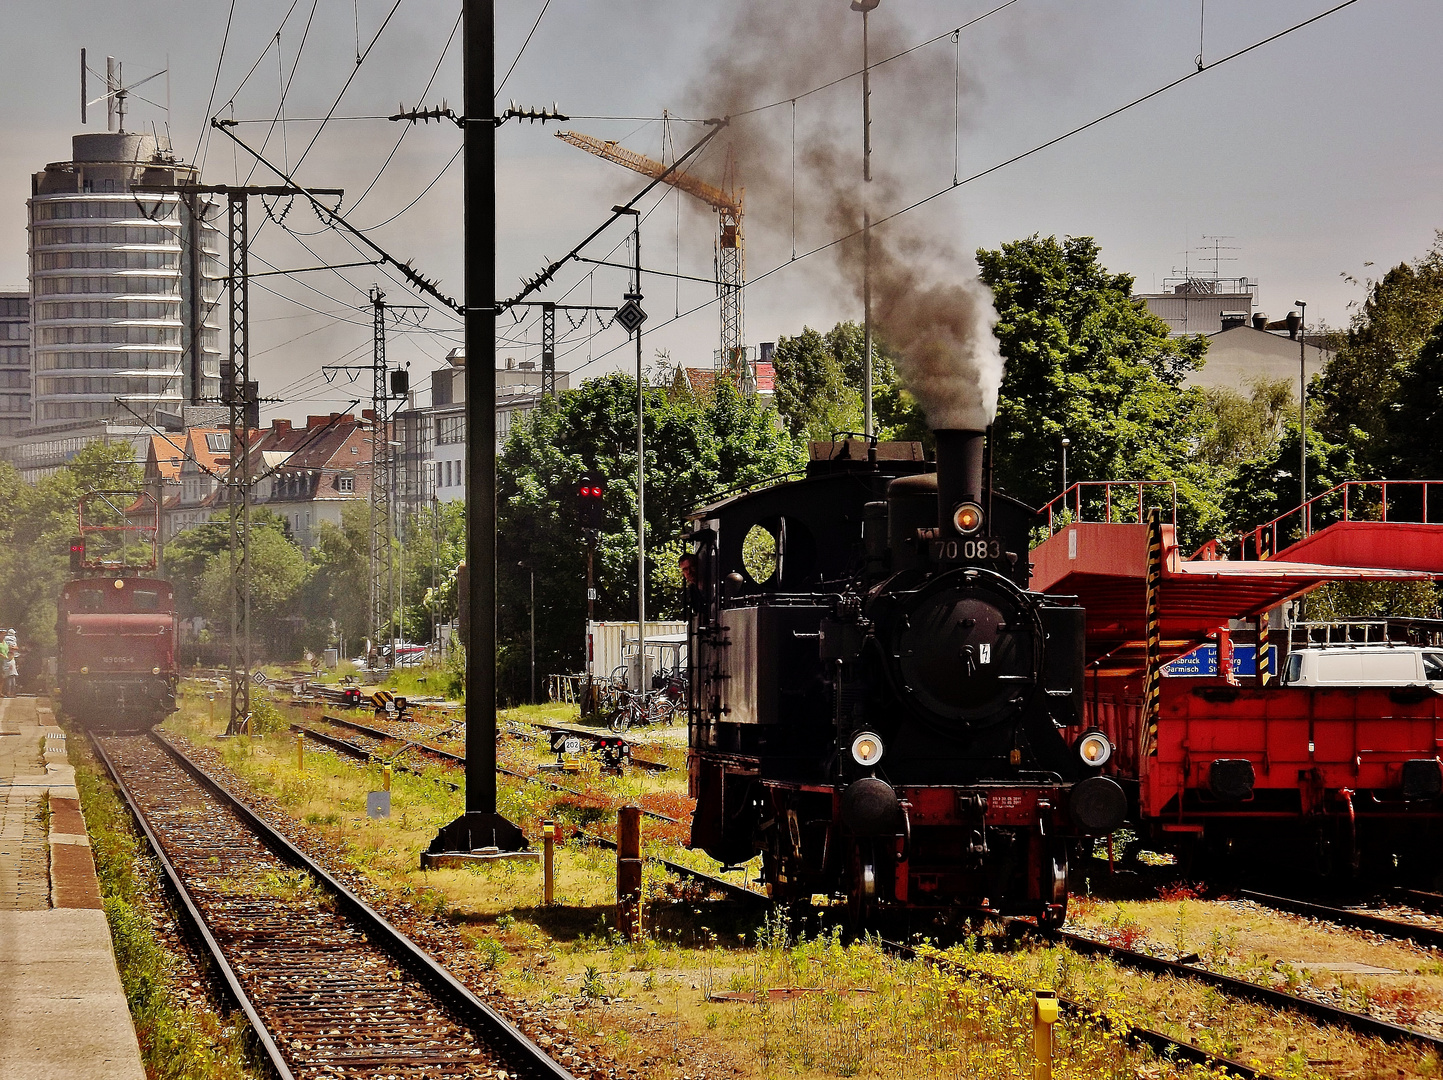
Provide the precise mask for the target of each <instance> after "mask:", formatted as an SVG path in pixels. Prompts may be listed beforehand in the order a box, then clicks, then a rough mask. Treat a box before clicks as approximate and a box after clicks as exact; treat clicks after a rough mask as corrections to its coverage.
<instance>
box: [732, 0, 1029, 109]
mask: <svg viewBox="0 0 1443 1080" xmlns="http://www.w3.org/2000/svg"><path fill="white" fill-rule="evenodd" d="M1015 3H1017V0H1006V2H1005V3H1002V4H998V5H997V6H996V7H995V8H992V9H991V10H990V11H984V12H983V13H982V14H981V15H978V16H977V17H976V18H975V19H969V20H967V22H965V23H963V24H962V25H961V26H957V27H954V28H953V29H951V30H944V31H943V32H942V33H940V34H936V35H934V36H933V37H929V38H928V39H927V40H926V41H919V42H917V44H915V45H912V46H910V47H908V48H906V49H903V50H902V51H901V52H899V53H893V54H892V55H891V56H888V57H886V58H884V59H882V60H874V61H873V62H872V63H871V64H869V65H868V67H869V68H870V69H871V70H872V71H876V70H877V69H878V68H879V67H882V66H883V65H885V64H890V63H891V62H892V61H893V60H900V59H902V57H904V56H910V55H911V54H912V53H914V52H916V51H917V50H918V49H925V48H926V47H927V46H928V45H932V44H935V43H936V42H938V41H941V40H942V39H943V38H950V37H951V36H952V35H953V34H959V33H961V32H962V31H963V30H966V29H967V28H968V27H969V26H976V25H977V24H978V23H980V22H981V21H982V20H983V19H985V18H987V17H988V16H991V15H996V14H997V13H998V12H999V11H1002V10H1004V9H1005V8H1010V7H1011V6H1012V5H1013V4H1015ZM861 74H862V69H861V68H858V69H857V70H856V71H851V72H848V73H847V74H846V75H839V76H837V77H836V78H835V79H828V80H827V81H826V82H824V83H822V84H821V85H820V86H814V87H812V88H811V89H810V90H804V91H802V93H800V94H796V95H795V96H793V97H784V98H778V99H777V100H776V101H770V102H768V103H767V104H765V105H754V106H752V107H751V108H749V109H741V110H739V111H737V112H734V113H732V114H731V115H730V116H729V117H728V119H729V120H739V119H741V118H742V117H744V116H751V115H752V114H754V113H759V112H766V111H767V110H768V109H775V108H777V107H778V106H780V105H785V104H787V103H788V102H791V103H792V104H793V105H795V104H796V102H798V101H800V100H801V99H802V98H806V97H811V96H812V95H813V94H820V93H821V92H822V91H823V90H829V89H831V88H832V87H834V86H837V85H838V84H840V83H844V82H846V81H847V80H848V79H855V78H856V77H857V76H859V75H861Z"/></svg>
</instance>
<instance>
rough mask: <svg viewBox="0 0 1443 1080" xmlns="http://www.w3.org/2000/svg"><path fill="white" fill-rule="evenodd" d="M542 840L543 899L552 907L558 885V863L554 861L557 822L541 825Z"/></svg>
mask: <svg viewBox="0 0 1443 1080" xmlns="http://www.w3.org/2000/svg"><path fill="white" fill-rule="evenodd" d="M541 840H542V847H541V851H542V855H541V873H542V882H543V885H542V890H543V892H542V899H543V901H544V903H545V904H546V906H547V907H550V906H551V905H552V904H553V903H554V902H555V900H554V899H553V898H554V896H555V886H556V864H555V862H554V858H555V854H556V852H555V848H556V823H555V822H552V821H548V822H546V823H544V824H543V825H542V826H541Z"/></svg>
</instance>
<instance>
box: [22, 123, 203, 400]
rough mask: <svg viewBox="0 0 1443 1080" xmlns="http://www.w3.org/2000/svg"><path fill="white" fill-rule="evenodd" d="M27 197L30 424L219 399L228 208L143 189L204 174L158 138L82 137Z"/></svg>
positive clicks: (127, 135)
mask: <svg viewBox="0 0 1443 1080" xmlns="http://www.w3.org/2000/svg"><path fill="white" fill-rule="evenodd" d="M73 152H74V160H72V161H61V162H55V163H52V164H50V165H47V166H46V167H45V168H44V170H42V171H41V172H38V173H36V174H35V176H34V180H33V183H32V186H31V198H30V200H29V204H28V205H29V211H30V215H29V222H30V224H29V228H30V299H31V324H32V330H33V336H32V356H31V363H32V370H33V374H34V382H33V386H32V388H31V391H32V405H31V409H32V413H31V417H32V424H33V426H34V427H35V428H44V427H47V426H50V425H60V424H65V423H69V422H74V421H77V420H80V421H84V420H101V419H107V418H111V419H114V420H117V421H120V422H133V423H138V422H140V420H141V419H142V418H143V419H144V420H145V421H150V422H153V421H154V420H155V419H156V416H157V414H158V413H167V414H171V415H179V414H180V412H181V407H182V406H183V405H186V404H196V403H199V402H201V401H204V400H207V399H211V400H214V399H215V398H217V397H218V396H219V394H220V350H221V329H220V326H221V322H222V321H223V319H224V315H225V312H224V311H223V310H222V305H221V304H220V299H221V287H222V284H223V279H224V277H225V270H224V267H223V265H222V261H221V257H220V252H221V243H222V240H223V238H222V236H221V234H220V232H219V231H218V230H217V228H216V224H215V222H216V219H217V218H218V217H219V215H220V214H221V213H222V212H223V211H222V208H221V207H220V206H219V205H218V204H217V203H216V202H215V201H214V200H215V197H214V196H203V195H196V196H191V195H184V194H176V193H153V192H135V191H133V190H132V187H133V185H137V184H185V183H193V182H195V180H196V170H195V168H194V167H193V166H191V165H186V164H184V163H182V162H180V161H178V160H177V159H176V158H175V157H174V156H173V155H172V154H171V153H170V152H169V151H168V150H165V149H162V148H161V147H159V146H158V145H157V144H156V142H155V140H154V139H153V138H152V137H151V136H149V135H137V134H133V133H126V132H105V133H98V134H88V135H76V136H75V137H74V140H73Z"/></svg>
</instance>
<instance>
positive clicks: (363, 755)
mask: <svg viewBox="0 0 1443 1080" xmlns="http://www.w3.org/2000/svg"><path fill="white" fill-rule="evenodd" d="M291 730H292V731H296V732H299V733H301V734H302V735H305V736H306V737H308V738H311V739H315V740H316V741H317V742H319V743H321V744H323V745H325V746H329V747H331V748H332V749H334V750H338V751H340V752H341V753H343V754H346V755H348V756H350V757H353V758H356V759H358V760H363V761H370V760H371V759H372V754H371V752H370V751H369V750H367V749H366V748H365V747H362V746H357V745H356V744H355V743H350V742H346V740H345V739H338V738H336V737H335V736H334V735H327V734H326V733H325V732H323V731H315V730H313V729H311V728H308V727H306V726H304V725H303V724H292V725H291ZM399 768H401V769H404V770H405V771H406V772H409V773H411V774H412V775H416V776H420V775H422V774H421V773H419V772H418V771H417V770H415V769H407V768H406V767H405V766H404V765H402V766H399ZM496 771H497V772H499V773H504V774H505V775H507V776H514V777H516V778H517V779H519V780H533V779H536V780H537V782H538V783H550V781H545V780H540V779H538V778H535V777H529V776H527V775H526V774H524V773H519V772H515V771H514V770H512V769H507V768H503V767H502V766H499V765H498V766H497V767H496ZM450 786H451V787H452V788H453V789H454V788H455V787H456V785H454V784H451V785H450ZM553 786H559V785H553ZM561 790H562V791H568V792H571V791H572V789H571V788H561ZM572 793H573V794H580V792H572ZM642 813H643V814H646V813H648V811H646V810H643V811H642ZM652 816H653V817H658V818H661V819H662V820H663V821H668V822H675V819H674V818H668V817H666V816H665V815H662V814H653V815H652ZM576 835H577V836H579V837H581V838H582V839H583V840H585V841H586V842H587V843H589V844H597V845H599V846H601V847H607V848H615V847H616V841H615V840H608V839H607V838H606V837H604V836H597V835H596V834H595V833H588V832H582V831H580V830H578V831H577V834H576ZM649 858H650V859H651V861H652V862H655V863H659V864H660V865H661V866H664V867H665V868H666V869H667V870H669V871H671V872H672V873H673V874H678V875H680V876H682V877H689V878H691V879H693V880H694V881H698V882H701V883H702V884H704V885H706V886H708V887H709V888H712V889H714V890H716V891H717V892H721V893H726V894H727V895H730V896H733V897H735V898H736V899H740V900H746V901H749V902H752V903H755V902H757V901H762V902H767V901H769V900H770V898H769V897H767V896H765V895H763V894H762V893H759V892H754V891H753V890H751V889H748V888H747V887H746V886H745V885H738V884H736V883H735V882H731V881H727V880H725V879H724V878H719V877H715V876H713V875H711V874H708V873H706V872H705V871H702V870H693V869H692V868H691V867H689V866H683V865H682V864H681V863H677V862H672V861H671V860H670V859H663V858H660V857H658V856H649Z"/></svg>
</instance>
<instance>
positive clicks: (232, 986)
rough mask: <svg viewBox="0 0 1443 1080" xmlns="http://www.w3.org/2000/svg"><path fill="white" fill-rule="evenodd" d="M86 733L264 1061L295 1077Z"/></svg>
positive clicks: (284, 1077)
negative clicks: (246, 1023) (254, 1038)
mask: <svg viewBox="0 0 1443 1080" xmlns="http://www.w3.org/2000/svg"><path fill="white" fill-rule="evenodd" d="M86 734H88V735H89V736H90V745H91V746H93V747H94V748H95V756H96V757H98V758H99V759H100V761H101V764H103V765H104V766H105V771H106V772H108V773H109V774H110V779H111V781H112V782H113V783H114V784H115V787H116V790H117V791H119V792H120V795H121V798H123V799H124V800H125V805H126V808H127V809H129V811H130V815H131V817H132V818H133V819H134V820H135V823H136V824H137V825H139V826H140V830H141V832H142V833H144V834H145V842H146V843H147V844H148V845H149V846H150V851H151V854H153V855H154V856H155V858H156V861H157V862H159V863H160V866H161V869H163V870H164V871H165V876H166V880H167V882H168V883H169V885H170V889H171V892H172V893H173V894H174V896H175V898H176V900H178V901H179V903H180V906H181V909H182V911H183V912H184V914H185V917H186V920H187V921H188V922H189V923H190V925H191V927H192V929H194V930H195V933H196V936H197V937H199V938H200V940H201V941H202V942H203V943H204V945H205V949H206V952H208V953H209V954H210V959H211V963H213V964H214V965H215V969H216V971H217V972H219V974H220V976H221V978H222V980H224V982H225V985H226V991H227V992H228V993H229V994H230V996H231V1000H233V1001H234V1002H235V1003H236V1004H237V1005H238V1006H240V1009H241V1011H242V1012H243V1013H245V1015H246V1020H247V1021H249V1023H250V1026H251V1031H252V1032H253V1033H254V1034H255V1037H256V1041H257V1042H258V1043H260V1047H261V1050H262V1052H263V1053H264V1054H265V1056H266V1060H267V1061H269V1062H270V1064H271V1068H273V1069H274V1070H275V1071H276V1076H277V1078H278V1080H295V1074H294V1073H292V1072H291V1067H290V1066H289V1065H287V1064H286V1059H285V1057H284V1056H283V1055H282V1054H281V1050H280V1047H278V1046H277V1045H276V1041H275V1039H273V1038H272V1037H271V1033H270V1031H269V1029H267V1027H266V1025H265V1021H264V1020H262V1019H261V1016H260V1013H259V1012H257V1011H256V1007H255V1005H254V1003H253V1002H252V1001H251V999H250V995H248V994H247V993H246V992H245V988H244V987H243V986H241V984H240V979H239V978H238V977H237V976H236V973H235V969H234V968H233V967H231V965H230V961H229V960H227V959H226V955H225V952H224V951H223V950H222V949H221V947H220V943H219V942H218V941H216V939H215V935H214V934H212V933H211V931H210V926H209V925H208V924H207V923H206V921H205V916H204V915H202V914H201V912H200V908H198V907H197V906H196V904H195V900H194V899H192V897H191V895H190V890H189V889H187V888H186V887H185V882H184V881H183V880H182V879H181V876H180V872H179V871H178V870H176V868H175V864H174V863H172V862H171V861H170V856H168V855H166V853H165V849H164V848H162V847H161V846H160V839H159V838H158V837H157V836H156V835H155V832H154V830H152V829H151V827H150V821H149V819H147V818H146V816H145V815H144V814H142V813H141V812H140V806H139V804H137V803H136V801H135V798H134V796H132V795H131V792H130V788H129V787H128V786H127V785H126V783H125V781H124V780H123V779H121V776H120V770H119V769H117V768H116V767H115V763H114V762H113V761H111V760H110V755H109V754H107V753H106V752H105V747H104V746H103V745H102V744H101V742H100V738H99V736H97V735H96V733H95V732H94V731H88V732H87V733H86Z"/></svg>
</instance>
